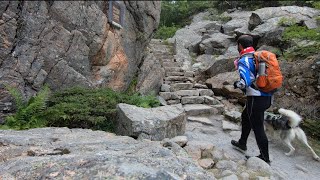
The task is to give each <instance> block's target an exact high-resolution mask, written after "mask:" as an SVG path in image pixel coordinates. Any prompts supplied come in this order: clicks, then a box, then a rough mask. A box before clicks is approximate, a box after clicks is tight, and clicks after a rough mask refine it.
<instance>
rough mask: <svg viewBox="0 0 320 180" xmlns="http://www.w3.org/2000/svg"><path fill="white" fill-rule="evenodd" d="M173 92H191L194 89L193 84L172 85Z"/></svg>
mask: <svg viewBox="0 0 320 180" xmlns="http://www.w3.org/2000/svg"><path fill="white" fill-rule="evenodd" d="M171 88H172V90H173V91H179V90H191V89H192V88H193V84H192V83H175V84H172V85H171Z"/></svg>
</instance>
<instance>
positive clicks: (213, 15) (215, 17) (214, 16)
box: [203, 8, 232, 23]
mask: <svg viewBox="0 0 320 180" xmlns="http://www.w3.org/2000/svg"><path fill="white" fill-rule="evenodd" d="M208 12H209V13H210V14H209V16H206V17H203V19H204V20H209V21H220V22H222V23H226V22H228V21H230V20H231V19H232V18H231V17H230V16H225V15H222V14H221V13H219V12H218V10H217V9H215V8H210V9H208Z"/></svg>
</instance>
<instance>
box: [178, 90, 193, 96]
mask: <svg viewBox="0 0 320 180" xmlns="http://www.w3.org/2000/svg"><path fill="white" fill-rule="evenodd" d="M175 93H176V94H177V95H178V96H182V97H183V96H199V91H198V90H179V91H175Z"/></svg>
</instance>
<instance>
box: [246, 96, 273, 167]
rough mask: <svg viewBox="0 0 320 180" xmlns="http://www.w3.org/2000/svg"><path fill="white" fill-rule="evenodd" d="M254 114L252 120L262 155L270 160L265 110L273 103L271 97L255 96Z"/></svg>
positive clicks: (266, 159)
mask: <svg viewBox="0 0 320 180" xmlns="http://www.w3.org/2000/svg"><path fill="white" fill-rule="evenodd" d="M252 105H253V106H252V116H251V118H250V122H251V123H252V124H251V125H252V129H253V131H254V134H255V137H256V141H257V145H258V147H259V149H260V153H261V154H260V156H261V157H262V158H263V159H264V160H265V161H269V147H268V138H267V136H266V133H265V131H264V125H263V121H264V112H265V110H266V109H267V108H269V107H270V105H271V97H254V99H253V102H252Z"/></svg>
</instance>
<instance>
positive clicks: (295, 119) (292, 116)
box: [279, 108, 302, 128]
mask: <svg viewBox="0 0 320 180" xmlns="http://www.w3.org/2000/svg"><path fill="white" fill-rule="evenodd" d="M279 113H280V114H282V115H284V116H287V117H288V118H289V123H288V125H289V126H290V127H291V128H295V127H297V126H298V125H299V124H300V122H301V121H302V118H301V116H299V115H298V114H297V113H295V112H294V111H291V110H288V109H283V108H280V109H279Z"/></svg>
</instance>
